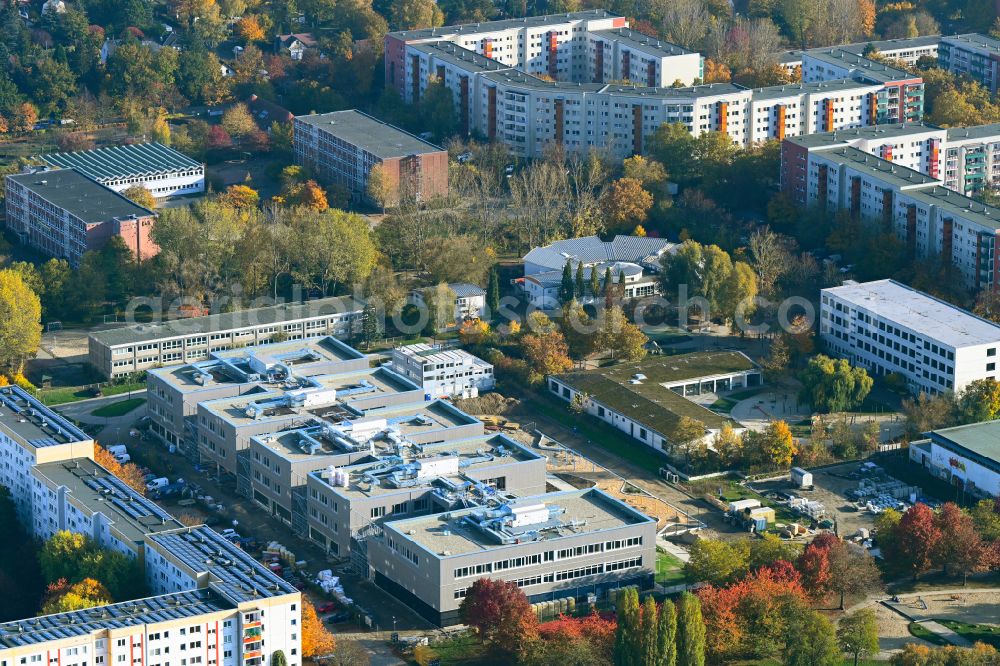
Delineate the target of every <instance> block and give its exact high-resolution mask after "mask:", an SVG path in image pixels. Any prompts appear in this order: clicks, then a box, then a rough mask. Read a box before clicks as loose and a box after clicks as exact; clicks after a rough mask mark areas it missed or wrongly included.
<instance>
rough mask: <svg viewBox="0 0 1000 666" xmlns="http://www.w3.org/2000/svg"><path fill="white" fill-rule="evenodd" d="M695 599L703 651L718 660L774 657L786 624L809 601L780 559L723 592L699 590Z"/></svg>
mask: <svg viewBox="0 0 1000 666" xmlns="http://www.w3.org/2000/svg"><path fill="white" fill-rule="evenodd" d="M698 597H699V598H700V599H701V610H702V616H703V618H704V620H705V629H706V632H705V634H706V638H707V642H706V650H707V651H708V652H709V653H710V654H711V655H712V656H713V658H715V659H716V660H718V661H721V660H722V659H725V658H726V657H728V656H732V655H737V654H738V655H752V656H771V655H774V654H776V653H778V651H779V650H780V649H781V648H782V647H783V646H784V644H785V641H786V636H787V633H788V626H789V619H790V618H791V617H793V616H794V615H795V614H796V613H797V612H798V611H800V610H801V609H803V608H804V607H805V606H806V603H807V601H808V598H807V595H806V591H805V589H804V588H803V586H802V581H801V578H800V576H799V573H798V572H797V571H796V570H795V568H794V567H793V566H792V565H791V564H789V563H788V562H785V561H784V560H779V561H778V562H776V563H775V564H773V565H770V566H766V567H762V568H760V569H758V570H757V571H755V572H753V573H751V574H749V575H748V576H746V577H745V578H744V579H743V580H741V581H739V582H737V583H733V584H732V585H729V586H727V587H723V588H719V587H715V586H712V585H709V586H706V587H703V588H701V589H700V590H698ZM713 663H716V662H713Z"/></svg>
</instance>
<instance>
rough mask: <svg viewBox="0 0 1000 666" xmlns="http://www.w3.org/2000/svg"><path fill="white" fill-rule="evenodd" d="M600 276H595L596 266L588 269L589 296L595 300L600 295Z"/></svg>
mask: <svg viewBox="0 0 1000 666" xmlns="http://www.w3.org/2000/svg"><path fill="white" fill-rule="evenodd" d="M599 278H600V276H598V274H597V266H593V267H592V268H591V269H590V295H591V296H593V297H594V298H597V297H598V295H600V293H601V283H600V279H599Z"/></svg>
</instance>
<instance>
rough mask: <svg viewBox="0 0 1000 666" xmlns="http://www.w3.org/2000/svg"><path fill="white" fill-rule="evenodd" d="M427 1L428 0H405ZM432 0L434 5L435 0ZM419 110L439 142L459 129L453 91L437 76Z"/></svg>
mask: <svg viewBox="0 0 1000 666" xmlns="http://www.w3.org/2000/svg"><path fill="white" fill-rule="evenodd" d="M426 1H428V0H404V2H426ZM430 1H431V4H432V5H433V0H430ZM399 4H403V3H399ZM393 6H396V5H395V4H394V5H393ZM417 112H418V114H419V115H420V118H421V127H426V128H427V130H428V131H430V133H431V134H433V135H434V138H435V139H436V140H437V141H439V142H442V141H444V140H445V139H447V138H448V137H450V136H452V135H453V134H455V132H456V131H458V116H457V115H456V113H455V100H454V98H453V97H452V92H451V90H449V89H448V88H446V87H445V85H444V83H442V82H441V80H440V79H438V78H437V77H434V78H432V79H431V80H430V81H429V82H428V83H427V87H426V88H425V89H424V94H423V97H422V98H421V99H420V102H419V103H418V104H417Z"/></svg>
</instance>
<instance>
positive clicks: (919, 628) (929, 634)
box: [908, 622, 948, 645]
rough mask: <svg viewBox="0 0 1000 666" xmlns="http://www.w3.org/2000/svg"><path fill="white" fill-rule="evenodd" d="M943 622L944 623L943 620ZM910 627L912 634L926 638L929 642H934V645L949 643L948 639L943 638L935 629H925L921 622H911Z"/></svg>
mask: <svg viewBox="0 0 1000 666" xmlns="http://www.w3.org/2000/svg"><path fill="white" fill-rule="evenodd" d="M942 624H944V623H943V622H942ZM908 628H909V630H910V634H912V635H913V636H915V637H916V638H920V639H922V640H925V641H927V642H928V643H933V644H934V645H948V641H946V640H945V639H943V638H941V637H940V636H938V635H937V634H935V633H934V632H933V631H930V630H929V629H925V628H924V627H923V625H921V624H917V623H916V622H911V623H910V626H909V627H908Z"/></svg>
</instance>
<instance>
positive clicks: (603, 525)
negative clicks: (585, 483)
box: [383, 488, 654, 558]
mask: <svg viewBox="0 0 1000 666" xmlns="http://www.w3.org/2000/svg"><path fill="white" fill-rule="evenodd" d="M511 505H512V506H515V507H525V506H533V505H534V506H537V505H544V507H545V508H549V507H552V508H553V510H558V509H561V510H562V512H561V513H559V514H558V515H557V516H556V518H555V521H553V522H551V523H547V524H545V525H544V529H541V530H539V531H538V538H537V539H536V541H535V542H537V541H542V542H548V543H552V542H558V541H559V539H562V538H570V537H577V536H580V535H583V534H595V533H598V532H602V531H605V530H613V529H615V528H620V527H626V526H629V525H640V524H643V523H649V522H654V521H653V519H652V518H650V517H648V516H646V515H644V514H642V513H639V512H638V511H636V510H635V509H633V508H632V507H630V506H628V505H627V504H625V503H624V502H621V501H619V500H617V499H615V498H613V497H611V496H609V495H607V494H606V493H604V492H602V491H601V490H598V489H596V488H588V489H586V490H572V491H565V492H557V493H547V494H545V495H536V496H534V497H524V498H520V499H518V500H517V501H515V502H513V503H511ZM557 507H558V509H556V508H557ZM477 511H482V509H475V508H473V509H462V510H458V511H448V512H446V513H438V514H433V515H429V516H420V517H416V518H405V519H403V520H395V521H391V522H388V523H384V524H383V529H384V530H385V531H387V532H392V535H393V538H395V539H400V540H403V541H411V542H413V543H415V544H417V545H419V546H422V547H423V548H425V549H426V550H428V551H430V552H431V553H433V554H434V555H436V556H437V557H438V558H444V557H450V556H455V555H467V554H469V553H477V552H484V551H490V550H496V549H498V548H507V547H510V546H509V545H503V544H500V543H498V542H497V541H496V540H495V539H493V538H491V537H490V535H488V534H487V533H486V532H484V531H482V530H480V529H478V528H476V527H474V526H473V525H472V524H470V523H469V522H468V521H466V520H465V517H466V516H471V515H472V514H473V513H475V512H477ZM525 527H526V528H530V527H531V525H525ZM526 543H527V541H526ZM445 553H447V555H446V554H445Z"/></svg>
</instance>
